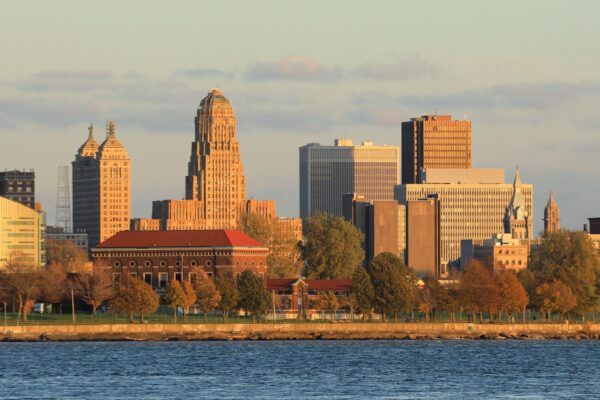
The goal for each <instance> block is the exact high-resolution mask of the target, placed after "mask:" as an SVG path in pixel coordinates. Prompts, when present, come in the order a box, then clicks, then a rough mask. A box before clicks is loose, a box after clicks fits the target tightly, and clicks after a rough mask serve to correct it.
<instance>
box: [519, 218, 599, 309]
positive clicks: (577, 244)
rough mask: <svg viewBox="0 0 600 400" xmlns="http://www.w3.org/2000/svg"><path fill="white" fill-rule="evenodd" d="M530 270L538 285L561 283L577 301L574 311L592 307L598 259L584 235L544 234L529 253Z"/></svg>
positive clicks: (566, 233) (596, 287) (594, 297)
mask: <svg viewBox="0 0 600 400" xmlns="http://www.w3.org/2000/svg"><path fill="white" fill-rule="evenodd" d="M529 269H530V270H531V271H533V272H534V273H537V274H539V275H540V278H541V282H540V284H541V283H544V282H545V283H551V282H554V281H561V282H562V283H564V284H565V285H567V286H568V287H569V288H570V289H571V291H572V292H573V294H574V295H575V297H576V299H577V306H576V310H575V311H577V312H580V313H583V312H586V311H590V310H591V309H593V308H594V306H595V304H596V302H597V299H598V286H599V285H600V260H599V258H598V253H597V251H596V250H595V248H594V246H593V244H592V242H591V240H590V238H589V236H588V235H587V234H585V233H584V232H574V231H568V230H560V231H557V232H552V233H545V234H544V235H543V236H542V243H541V244H540V245H539V246H535V247H534V248H532V251H531V258H530V262H529Z"/></svg>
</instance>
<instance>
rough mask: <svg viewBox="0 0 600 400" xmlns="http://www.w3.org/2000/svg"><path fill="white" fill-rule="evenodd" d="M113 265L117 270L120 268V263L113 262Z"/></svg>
mask: <svg viewBox="0 0 600 400" xmlns="http://www.w3.org/2000/svg"><path fill="white" fill-rule="evenodd" d="M113 265H114V266H115V267H117V268H119V267H120V266H121V261H115V262H114V263H113Z"/></svg>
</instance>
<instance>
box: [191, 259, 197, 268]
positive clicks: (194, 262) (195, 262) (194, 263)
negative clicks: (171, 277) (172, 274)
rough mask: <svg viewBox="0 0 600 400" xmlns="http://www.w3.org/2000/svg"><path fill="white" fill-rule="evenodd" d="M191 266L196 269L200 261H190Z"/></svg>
mask: <svg viewBox="0 0 600 400" xmlns="http://www.w3.org/2000/svg"><path fill="white" fill-rule="evenodd" d="M190 265H191V266H192V267H195V266H197V265H198V261H196V260H192V261H190Z"/></svg>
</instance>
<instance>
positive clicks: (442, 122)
mask: <svg viewBox="0 0 600 400" xmlns="http://www.w3.org/2000/svg"><path fill="white" fill-rule="evenodd" d="M429 168H434V169H448V168H451V169H465V168H471V121H469V120H462V121H456V120H452V117H451V116H450V115H423V116H422V117H419V118H412V119H411V120H410V121H407V122H403V123H402V183H403V184H412V183H420V182H421V178H420V176H421V173H422V172H423V170H427V169H429Z"/></svg>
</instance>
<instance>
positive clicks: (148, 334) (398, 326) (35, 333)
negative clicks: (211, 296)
mask: <svg viewBox="0 0 600 400" xmlns="http://www.w3.org/2000/svg"><path fill="white" fill-rule="evenodd" d="M309 339H323V340H375V339H409V340H427V339H429V340H452V339H492V340H503V339H518V340H523V339H600V324H592V323H583V324H582V323H561V324H558V323H547V324H544V323H526V324H471V323H466V322H456V323H449V322H448V323H443V322H440V323H418V322H417V323H360V322H340V323H316V322H306V323H303V322H299V323H285V322H281V323H257V324H250V323H246V324H235V323H232V324H186V323H181V324H97V325H26V326H8V327H6V328H4V327H0V341H47V340H49V341H107V340H108V341H111V340H122V341H126V340H149V341H163V340H309Z"/></svg>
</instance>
